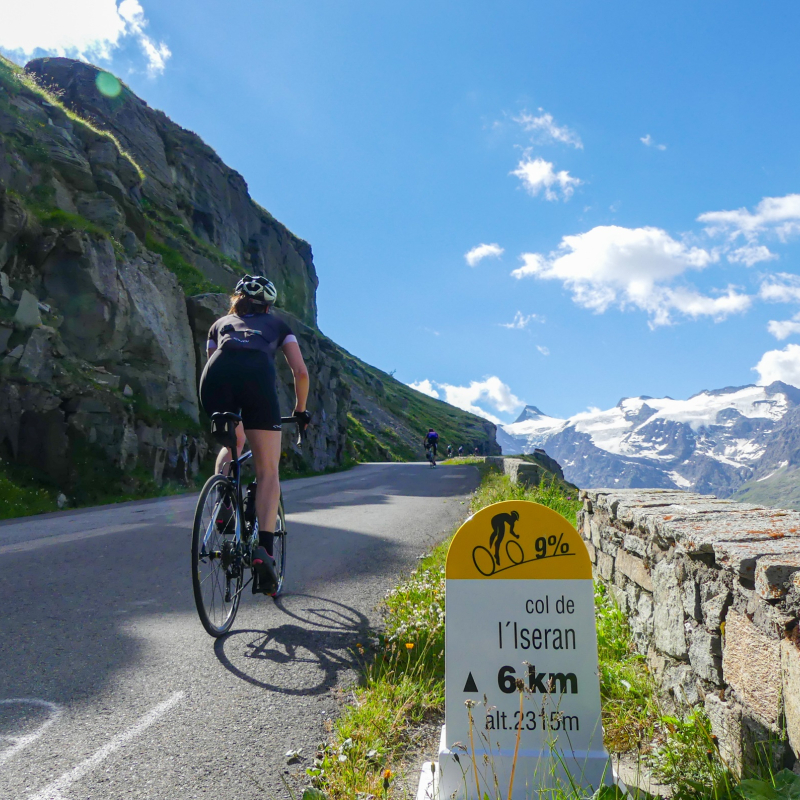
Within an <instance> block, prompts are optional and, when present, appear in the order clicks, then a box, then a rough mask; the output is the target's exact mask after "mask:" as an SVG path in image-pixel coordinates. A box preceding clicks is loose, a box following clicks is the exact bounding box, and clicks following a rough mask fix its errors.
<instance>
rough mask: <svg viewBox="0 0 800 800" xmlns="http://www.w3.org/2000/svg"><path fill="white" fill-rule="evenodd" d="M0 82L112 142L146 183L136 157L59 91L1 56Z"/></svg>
mask: <svg viewBox="0 0 800 800" xmlns="http://www.w3.org/2000/svg"><path fill="white" fill-rule="evenodd" d="M0 82H2V84H3V86H4V87H5V89H6V90H7V91H10V92H11V93H13V94H17V93H19V92H20V91H24V90H25V89H27V90H28V91H29V92H31V93H33V94H35V95H38V96H39V97H40V98H41V99H42V100H45V101H46V102H48V103H50V105H53V106H56V107H57V108H59V109H61V111H63V112H64V113H65V114H66V115H67V116H68V117H69V118H70V119H71V120H72V121H73V122H74V123H76V124H77V125H80V126H82V127H84V128H87V129H88V130H90V131H92V132H93V133H95V134H96V135H97V136H102V137H103V138H104V139H107V140H108V141H110V142H112V143H113V144H114V146H115V147H116V148H117V151H118V152H119V154H120V155H121V156H122V157H123V158H124V159H125V160H126V161H128V162H129V163H130V164H131V166H132V167H133V168H134V169H135V170H136V172H137V174H138V175H139V180H141V181H144V179H145V174H144V170H142V168H141V167H140V166H139V164H138V163H137V162H136V160H135V159H134V157H133V156H132V155H131V154H130V153H129V152H128V151H127V150H126V149H125V148H124V147H123V146H122V145H121V144H120V141H119V139H117V137H116V136H114V134H113V133H111V132H110V131H107V130H104V129H103V128H98V127H97V125H95V124H94V123H92V122H90V121H89V120H87V119H85V118H84V117H82V116H81V115H80V114H78V113H76V112H75V111H73V110H72V109H71V108H70V107H69V106H67V105H65V104H64V103H62V102H61V98H60V96H59V93H58V92H57V91H53V90H52V89H50V88H48V87H46V86H44V85H42V84H41V83H40V82H39V81H38V80H37V79H36V77H35V76H34V75H31V74H30V73H27V72H25V70H23V69H22V67H20V66H18V65H17V64H15V63H14V62H13V61H10V60H9V59H7V58H5V57H4V56H2V55H0Z"/></svg>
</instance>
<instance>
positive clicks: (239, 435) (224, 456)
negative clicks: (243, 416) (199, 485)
mask: <svg viewBox="0 0 800 800" xmlns="http://www.w3.org/2000/svg"><path fill="white" fill-rule="evenodd" d="M244 443H245V435H244V428H243V427H242V423H241V422H240V423H239V424H238V425H237V426H236V449H237V450H238V451H239V455H241V454H242V451H243V450H244ZM230 461H231V451H230V450H229V449H228V448H227V447H223V448H222V450H220V451H219V453H217V465H216V467H215V469H216V472H217V475H219V473H220V472H222V470H223V469H225V467H227V466H228V464H230Z"/></svg>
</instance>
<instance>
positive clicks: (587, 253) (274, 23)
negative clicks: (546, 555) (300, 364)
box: [0, 0, 800, 421]
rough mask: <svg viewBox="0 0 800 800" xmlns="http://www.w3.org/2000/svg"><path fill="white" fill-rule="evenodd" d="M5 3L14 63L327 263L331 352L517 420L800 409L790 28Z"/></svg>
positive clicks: (576, 15) (795, 117)
mask: <svg viewBox="0 0 800 800" xmlns="http://www.w3.org/2000/svg"><path fill="white" fill-rule="evenodd" d="M2 5H7V6H8V8H6V9H4V10H3V14H4V18H5V19H6V20H8V19H9V15H11V20H12V23H11V24H9V23H8V22H6V23H5V24H4V30H3V31H0V48H2V49H3V50H4V52H6V53H9V54H11V55H12V56H14V57H15V58H17V60H24V58H25V57H26V54H27V53H31V52H33V50H34V49H35V48H42V51H47V52H62V53H67V54H72V55H75V54H78V53H80V54H82V55H83V56H84V57H86V58H88V59H89V60H93V61H95V62H96V63H98V64H101V65H102V66H105V67H107V68H109V69H111V70H112V71H115V72H116V73H117V74H119V75H120V76H121V77H122V78H123V79H124V80H125V81H126V82H127V83H128V84H129V85H130V86H131V87H132V88H133V89H134V90H135V91H136V92H137V93H138V94H140V95H141V96H142V97H143V98H144V99H145V100H147V102H148V103H150V105H152V106H154V107H156V108H161V109H163V110H164V111H165V112H166V113H167V114H169V115H170V116H171V117H172V118H173V119H174V120H175V121H176V122H178V123H179V124H181V125H183V126H185V127H187V128H190V129H192V130H194V131H196V132H197V133H199V134H200V135H201V136H202V137H203V138H204V139H205V140H206V141H207V142H208V143H209V144H210V145H212V146H213V147H215V148H216V149H217V151H218V152H219V153H220V155H221V156H222V157H223V158H224V159H225V161H226V162H227V163H229V164H230V165H231V166H233V167H234V168H236V169H237V170H239V171H240V172H241V173H242V174H243V175H244V177H245V178H246V180H247V182H248V184H249V187H250V191H251V194H252V195H253V197H254V198H255V199H256V200H257V201H258V202H260V203H261V204H262V205H264V206H265V207H266V208H268V209H269V210H270V211H271V212H272V213H273V214H274V215H275V216H276V217H277V218H278V219H280V220H281V221H282V222H284V223H285V224H286V225H288V226H289V227H290V228H291V229H292V230H293V231H294V232H295V233H296V234H298V235H299V236H302V237H303V238H305V239H307V240H308V241H309V242H310V243H311V245H312V247H313V250H314V255H315V262H316V265H317V270H318V273H319V277H320V287H319V298H318V299H319V310H320V311H319V323H320V327H321V328H322V330H323V331H324V332H325V333H326V334H328V335H329V336H331V337H332V338H333V339H334V340H336V341H337V342H339V343H340V344H342V345H343V346H344V347H346V348H347V349H348V350H350V351H351V352H353V353H354V354H356V355H358V356H359V357H361V358H363V359H364V360H366V361H368V362H370V363H372V364H375V365H376V366H378V367H380V368H382V369H384V370H387V371H391V370H396V377H397V378H399V379H400V380H402V381H404V382H407V383H417V384H419V383H420V382H427V383H422V386H423V388H425V389H430V390H431V391H436V392H438V394H439V396H441V397H447V398H449V399H450V400H451V401H453V402H457V403H458V404H461V405H463V406H466V407H475V406H478V407H480V408H482V409H483V410H484V411H485V412H487V414H489V415H490V416H491V417H492V418H495V419H501V420H503V421H510V420H512V419H513V418H514V417H515V416H516V414H517V413H518V410H519V408H520V404H521V403H522V402H527V403H532V404H535V405H537V406H539V407H540V408H541V409H542V410H544V411H545V412H547V413H550V414H552V415H555V416H568V415H570V414H574V413H576V412H578V411H581V410H583V409H585V408H587V407H590V406H594V407H603V408H605V407H608V406H611V405H614V404H615V403H616V402H617V401H618V400H619V399H620V398H621V397H623V396H631V395H640V394H646V395H652V396H663V395H670V396H672V397H675V398H682V397H688V396H689V395H691V394H694V393H695V392H698V391H700V390H702V389H714V388H721V387H724V386H729V385H740V384H745V383H750V382H755V381H759V380H761V381H770V380H772V379H775V378H781V379H784V380H787V381H789V382H792V383H794V384H796V385H800V344H798V342H800V317H798V319H793V317H794V315H795V314H797V313H798V312H799V311H800V269H798V266H799V265H798V256H799V255H800V248H798V243H800V236H799V235H798V234H800V196H796V195H795V193H798V192H800V163H799V162H798V142H800V136H799V135H798V134H800V130H799V129H800V106H798V103H797V102H796V94H797V91H796V90H797V86H798V77H800V75H799V74H798V73H800V57H798V55H797V52H798V51H797V41H798V34H800V25H799V24H798V23H800V7H798V6H797V5H796V4H792V3H789V2H778V3H773V4H769V6H768V7H767V6H755V5H753V4H751V3H744V2H727V3H721V2H707V3H703V4H698V3H689V2H671V3H658V4H648V5H643V4H642V3H640V2H617V3H614V4H600V3H590V2H563V3H542V2H530V1H528V2H497V3H494V4H491V5H489V4H486V3H478V2H464V1H463V0H462V2H436V1H435V0H426V2H416V1H415V0H407V2H404V3H388V2H384V3H374V2H348V0H338V2H335V3H334V2H325V1H324V0H316V2H313V3H311V2H302V1H298V2H292V3H286V2H282V3H278V2H265V1H264V0H259V1H258V2H256V1H255V0H250V2H238V3H232V4H226V5H225V6H221V5H220V4H219V3H217V2H211V0H194V2H191V3H189V2H184V0H171V1H170V2H169V3H158V4H156V3H154V2H152V0H150V1H148V0H124V2H122V3H120V4H118V7H117V6H115V5H114V0H75V2H74V3H72V4H71V11H70V20H72V21H71V22H70V21H67V20H62V21H59V19H58V12H57V11H53V9H57V8H58V6H59V5H60V4H59V3H56V2H55V0H36V2H30V3H28V4H27V5H26V6H25V8H18V6H19V5H20V4H17V3H11V2H8V0H2V2H1V3H0V6H2ZM51 6H52V8H51ZM767 9H768V10H767ZM43 19H47V20H50V22H49V23H48V25H49V27H43V24H42V20H43ZM42 51H40V52H42ZM765 198H766V199H765ZM770 198H771V199H770ZM722 212H729V213H722ZM482 245H483V246H484V247H481V246H482ZM476 248H480V249H477V250H476ZM500 251H502V252H500ZM470 252H473V255H472V256H471V258H470V260H471V261H472V262H473V266H470V264H469V263H468V261H467V258H466V255H467V254H468V253H470ZM481 255H482V256H483V257H482V258H481V257H480V256H481ZM508 326H512V327H508ZM757 365H760V369H754V368H755V367H756V366H757Z"/></svg>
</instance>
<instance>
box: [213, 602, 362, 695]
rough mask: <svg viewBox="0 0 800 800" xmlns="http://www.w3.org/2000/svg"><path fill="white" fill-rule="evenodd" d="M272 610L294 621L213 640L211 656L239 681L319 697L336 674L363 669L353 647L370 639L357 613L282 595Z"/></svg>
mask: <svg viewBox="0 0 800 800" xmlns="http://www.w3.org/2000/svg"><path fill="white" fill-rule="evenodd" d="M275 605H276V606H277V607H278V608H279V609H280V610H281V611H282V612H283V613H285V614H286V615H287V616H289V617H291V618H293V619H294V620H296V621H297V622H296V623H294V622H289V623H284V624H283V625H280V626H278V627H277V628H272V629H270V630H268V631H267V630H258V629H253V628H249V629H242V630H235V631H231V632H230V633H228V634H227V635H226V636H223V637H221V638H219V639H217V641H216V643H215V645H214V653H215V655H216V656H217V658H218V659H219V662H220V663H221V664H222V665H223V666H224V667H225V669H227V670H228V671H229V672H231V673H232V674H234V675H235V676H236V677H237V678H240V679H241V680H243V681H247V683H249V684H252V685H253V686H258V687H260V688H262V689H267V690H268V691H272V692H278V693H280V694H287V695H317V694H324V693H325V692H328V691H329V690H330V689H332V688H333V687H334V686H335V685H336V684H337V682H338V679H339V675H340V673H342V672H349V671H352V670H355V669H358V667H359V666H360V665H361V663H362V660H361V659H359V658H358V657H357V655H356V653H357V647H358V645H362V646H363V644H364V643H365V642H366V641H367V639H368V637H369V635H370V629H369V622H368V620H367V618H366V617H365V616H364V615H363V614H362V613H361V612H359V611H356V610H355V609H354V608H351V607H350V606H347V605H345V604H344V603H339V602H337V601H335V600H330V599H328V598H325V597H316V596H313V595H297V594H296V595H291V594H290V595H285V596H283V597H281V598H278V599H277V600H276V601H275Z"/></svg>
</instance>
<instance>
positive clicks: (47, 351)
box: [19, 325, 55, 383]
mask: <svg viewBox="0 0 800 800" xmlns="http://www.w3.org/2000/svg"><path fill="white" fill-rule="evenodd" d="M54 333H55V331H54V330H53V329H52V328H48V327H47V326H45V325H42V326H41V327H39V328H36V330H34V331H33V333H32V334H31V335H30V338H29V339H28V341H27V342H26V344H25V351H24V352H23V354H22V358H20V360H19V369H20V372H21V373H22V374H23V375H24V376H25V377H26V378H27V379H28V380H30V381H39V382H41V383H47V382H48V381H49V380H50V379H51V378H52V377H53V350H52V347H51V344H50V339H51V337H52V336H53V334H54Z"/></svg>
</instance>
